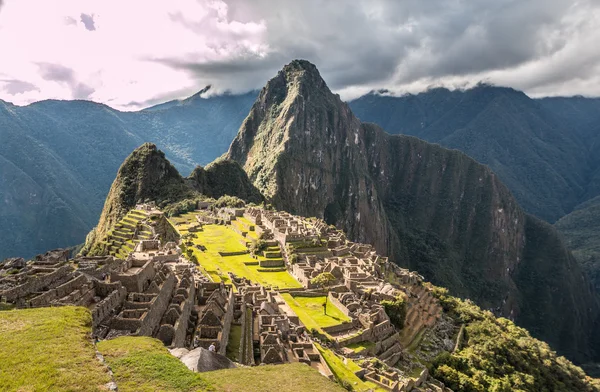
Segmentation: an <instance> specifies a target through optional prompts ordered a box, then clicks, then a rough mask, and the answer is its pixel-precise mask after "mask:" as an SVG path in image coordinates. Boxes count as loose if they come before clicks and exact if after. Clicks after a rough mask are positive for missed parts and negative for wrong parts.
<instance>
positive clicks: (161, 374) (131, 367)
mask: <svg viewBox="0 0 600 392" xmlns="http://www.w3.org/2000/svg"><path fill="white" fill-rule="evenodd" d="M98 350H99V351H100V352H101V353H102V354H103V355H104V359H105V360H106V362H107V363H108V364H109V366H110V368H111V370H112V371H113V373H114V377H115V381H116V382H117V385H118V386H119V391H122V392H128V391H131V392H150V391H165V392H170V391H182V392H191V391H210V390H213V389H212V388H211V387H210V383H208V382H207V381H205V380H204V379H203V378H202V377H201V376H200V375H199V374H198V373H194V372H192V371H190V370H189V369H188V368H187V367H186V366H185V365H184V364H183V363H182V362H181V361H180V360H179V359H177V358H175V357H174V356H172V355H171V354H169V352H168V351H167V349H166V348H165V346H163V344H162V343H161V342H160V341H159V340H157V339H152V338H148V337H143V336H123V337H120V338H116V339H112V340H107V341H103V342H100V343H98Z"/></svg>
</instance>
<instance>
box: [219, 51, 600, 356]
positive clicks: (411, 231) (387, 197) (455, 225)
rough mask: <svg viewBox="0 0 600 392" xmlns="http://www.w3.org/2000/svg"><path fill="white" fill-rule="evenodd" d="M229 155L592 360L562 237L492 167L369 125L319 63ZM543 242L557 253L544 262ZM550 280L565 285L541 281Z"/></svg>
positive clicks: (272, 86)
mask: <svg viewBox="0 0 600 392" xmlns="http://www.w3.org/2000/svg"><path fill="white" fill-rule="evenodd" d="M226 157H227V158H229V159H233V160H236V161H237V162H239V163H240V164H241V165H242V166H243V167H244V169H245V170H246V172H247V173H248V176H249V177H250V179H251V180H252V181H253V183H254V184H255V185H256V187H257V188H258V189H259V190H261V191H262V192H263V194H264V195H265V196H266V197H267V198H269V199H270V201H271V202H272V203H273V204H274V205H275V206H276V207H277V208H278V209H282V210H287V211H289V212H291V213H294V214H299V215H305V216H317V217H321V218H324V219H325V220H326V221H328V222H329V223H333V224H336V225H338V226H339V227H342V228H343V229H344V230H346V232H347V233H348V235H349V236H350V237H351V238H352V239H353V240H355V241H361V242H368V243H372V244H374V245H375V246H376V247H377V249H378V250H379V251H380V252H382V253H385V254H388V255H389V256H390V257H391V258H392V260H393V261H395V262H396V263H398V264H400V265H402V266H407V267H410V268H411V269H416V270H417V271H419V272H421V273H422V274H423V275H425V277H426V278H427V279H428V280H431V281H433V282H434V283H436V284H439V285H442V286H446V287H448V288H449V289H450V290H451V291H452V292H453V293H454V294H457V295H461V296H465V297H469V298H472V299H474V300H475V301H477V302H478V303H479V304H480V305H482V306H484V307H486V308H493V309H495V310H496V311H497V312H498V313H500V314H502V315H505V316H508V317H515V318H516V321H517V322H518V323H521V324H522V325H523V326H525V327H527V328H530V329H531V330H532V331H534V333H535V334H536V336H537V337H540V338H542V339H544V340H546V341H548V342H549V343H551V344H552V345H553V346H554V347H555V348H556V349H558V350H559V351H561V352H562V353H564V354H567V355H569V356H570V357H571V358H573V359H575V360H577V361H585V360H588V359H589V358H590V357H591V356H593V351H594V350H593V349H592V348H591V347H590V346H589V342H590V336H591V331H592V328H593V327H594V322H595V321H596V318H597V317H598V309H599V308H598V301H597V299H596V298H595V297H594V296H593V294H592V292H591V291H590V288H589V284H588V283H587V281H586V280H585V279H584V277H583V275H582V274H581V272H580V270H579V268H578V266H577V264H576V263H574V262H573V259H572V257H570V256H569V255H568V252H567V251H566V249H565V248H564V246H563V244H562V242H561V240H560V239H559V237H558V236H557V235H556V232H555V231H554V230H552V229H551V227H549V226H548V225H546V226H548V227H546V226H544V225H543V224H542V223H539V222H537V221H536V222H535V224H533V223H532V220H531V218H530V217H528V216H527V215H526V214H525V213H524V212H523V211H522V209H521V208H520V207H519V205H518V203H517V202H516V201H515V199H514V198H513V196H512V195H511V193H510V192H509V191H508V189H507V188H506V187H505V186H504V185H503V184H502V183H501V182H500V181H499V180H498V179H497V177H496V176H495V175H494V173H493V172H492V171H491V170H490V169H489V168H487V167H486V166H483V165H480V164H478V163H477V162H475V161H474V160H473V159H471V158H469V157H467V156H466V155H464V154H462V153H460V152H458V151H454V150H447V149H444V148H441V147H440V146H438V145H433V144H429V143H426V142H424V141H421V140H419V139H416V138H413V137H407V136H391V135H388V134H386V133H385V132H384V131H383V130H382V129H381V128H379V127H378V126H375V125H372V124H362V123H361V122H360V121H359V120H358V119H357V118H356V117H355V116H354V115H353V114H352V112H351V111H350V109H349V107H348V106H347V105H346V104H345V103H344V102H342V101H341V100H340V98H339V96H337V95H334V94H333V93H331V91H330V90H329V89H328V88H327V85H326V84H325V82H324V81H323V79H322V78H321V76H320V75H319V72H318V70H317V69H316V67H315V66H314V65H312V64H310V63H308V62H306V61H298V60H296V61H293V62H292V63H290V64H289V65H287V66H286V67H285V68H284V69H283V70H282V71H280V72H279V74H278V75H277V76H276V77H275V78H273V79H272V80H271V81H269V82H268V84H267V85H266V87H265V88H264V89H263V90H262V91H261V93H260V95H259V97H258V99H257V101H256V102H255V104H254V106H253V107H252V109H251V111H250V114H249V115H248V117H247V118H246V120H245V121H244V123H243V124H242V126H241V128H240V131H239V133H238V135H237V137H236V138H235V139H234V141H233V143H232V144H231V147H230V149H229V152H228V153H227V154H226ZM529 238H535V240H534V241H530V240H529ZM544 244H546V245H547V244H553V246H554V247H555V248H556V250H557V251H559V250H560V252H559V253H558V254H552V255H551V256H552V257H548V256H549V255H548V252H544V246H545V245H544ZM523 271H526V272H523ZM552 271H555V272H556V273H558V274H559V275H560V276H561V278H559V279H546V277H547V276H548V274H552V273H553V272H552ZM542 281H543V282H544V284H540V283H541V282H542ZM575 282H578V283H575ZM532 287H535V290H532V289H531V288H532ZM533 304H536V305H535V306H539V305H540V304H543V305H544V306H543V308H544V309H549V308H552V311H551V312H552V314H550V315H544V314H541V313H540V312H536V311H533V310H532V309H533ZM573 328H578V329H580V330H581V331H584V332H582V333H579V334H573V333H569V331H572V330H573ZM575 335H576V336H575Z"/></svg>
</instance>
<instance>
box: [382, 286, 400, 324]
mask: <svg viewBox="0 0 600 392" xmlns="http://www.w3.org/2000/svg"><path fill="white" fill-rule="evenodd" d="M381 305H382V306H383V308H384V309H385V313H387V315H388V316H389V317H390V321H391V322H392V324H394V325H395V326H396V327H397V328H399V329H402V328H404V320H405V319H406V297H405V296H404V294H400V295H398V296H397V297H396V299H395V300H393V301H391V300H384V301H381Z"/></svg>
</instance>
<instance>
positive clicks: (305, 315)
mask: <svg viewBox="0 0 600 392" xmlns="http://www.w3.org/2000/svg"><path fill="white" fill-rule="evenodd" d="M281 295H282V297H283V299H284V300H285V302H287V304H288V305H289V306H290V307H291V308H292V310H293V311H294V312H296V314H297V315H298V317H299V318H300V321H302V323H303V324H304V325H305V326H306V328H308V329H317V330H319V331H321V332H322V328H325V327H331V326H334V325H338V324H341V323H343V322H344V321H352V320H351V319H350V318H349V317H348V316H346V315H345V314H344V313H342V311H341V310H339V309H338V308H337V307H336V306H335V305H334V304H332V303H331V302H328V303H327V314H324V313H323V304H324V303H325V296H322V297H292V296H291V295H290V294H287V293H284V294H281Z"/></svg>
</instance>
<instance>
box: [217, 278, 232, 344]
mask: <svg viewBox="0 0 600 392" xmlns="http://www.w3.org/2000/svg"><path fill="white" fill-rule="evenodd" d="M234 305H235V298H234V295H233V289H232V290H229V297H228V298H227V308H226V309H225V315H224V316H223V332H222V333H221V344H220V347H219V354H221V355H225V354H226V349H227V343H228V342H229V331H230V330H231V322H232V321H233V307H234Z"/></svg>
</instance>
